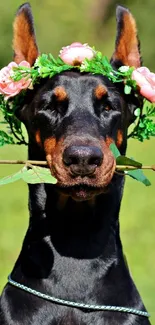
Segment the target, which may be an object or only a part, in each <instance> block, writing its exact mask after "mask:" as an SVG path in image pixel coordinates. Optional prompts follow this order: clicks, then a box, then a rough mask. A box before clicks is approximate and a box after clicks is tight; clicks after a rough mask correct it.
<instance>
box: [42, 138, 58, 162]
mask: <svg viewBox="0 0 155 325" xmlns="http://www.w3.org/2000/svg"><path fill="white" fill-rule="evenodd" d="M55 147H56V139H55V138H54V137H50V138H47V139H46V140H45V141H44V149H45V153H46V160H47V162H48V164H49V167H50V168H51V165H52V155H53V152H54V149H55Z"/></svg>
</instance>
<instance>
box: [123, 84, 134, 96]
mask: <svg viewBox="0 0 155 325" xmlns="http://www.w3.org/2000/svg"><path fill="white" fill-rule="evenodd" d="M131 89H132V88H131V86H129V85H125V87H124V92H125V94H126V95H129V94H130V93H131Z"/></svg>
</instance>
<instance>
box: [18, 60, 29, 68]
mask: <svg viewBox="0 0 155 325" xmlns="http://www.w3.org/2000/svg"><path fill="white" fill-rule="evenodd" d="M19 66H20V67H21V66H22V67H27V68H30V63H29V62H27V61H22V62H20V63H19Z"/></svg>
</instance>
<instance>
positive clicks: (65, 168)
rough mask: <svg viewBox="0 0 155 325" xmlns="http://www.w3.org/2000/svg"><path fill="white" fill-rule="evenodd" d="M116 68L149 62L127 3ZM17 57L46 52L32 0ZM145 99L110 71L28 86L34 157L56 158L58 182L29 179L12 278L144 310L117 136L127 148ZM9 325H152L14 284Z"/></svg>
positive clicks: (23, 114)
mask: <svg viewBox="0 0 155 325" xmlns="http://www.w3.org/2000/svg"><path fill="white" fill-rule="evenodd" d="M116 18H117V37H116V46H115V51H114V53H113V55H112V58H111V64H112V66H113V67H114V69H117V68H118V67H120V66H121V65H127V66H135V67H136V68H137V67H139V66H140V65H141V55H140V51H139V41H138V37H137V30H136V23H135V20H134V18H133V16H132V15H131V13H130V11H129V10H128V9H126V8H124V7H121V6H118V7H117V11H116ZM13 48H14V60H15V62H16V63H19V62H21V61H22V60H27V61H29V63H30V64H31V65H33V64H34V62H35V60H36V58H37V56H38V47H37V44H36V38H35V32H34V25H33V17H32V13H31V8H30V5H29V4H28V3H25V4H23V5H22V6H21V7H20V8H19V9H18V11H17V15H16V17H15V21H14V39H13ZM138 106H139V101H138V99H137V97H136V96H135V95H134V94H130V95H125V94H124V90H123V84H121V83H119V84H117V83H115V84H113V83H112V82H111V81H110V80H109V79H108V78H107V77H106V76H103V75H93V74H91V73H80V72H78V71H76V70H75V71H72V70H71V71H65V72H63V73H60V74H57V75H55V76H54V77H52V78H46V79H42V81H41V83H40V84H37V85H35V86H34V89H33V90H30V91H28V93H27V96H26V98H25V104H24V106H23V107H21V109H20V110H19V111H18V113H17V114H18V118H19V119H20V120H21V121H22V122H23V123H24V124H25V126H26V128H27V131H28V135H29V145H28V157H29V159H31V160H47V162H48V165H49V168H50V169H51V172H52V174H54V176H55V177H56V178H57V180H58V182H57V184H56V185H52V184H33V185H32V184H29V211H30V221H29V227H28V231H27V233H26V236H25V239H24V242H23V246H22V250H21V253H20V255H19V257H18V260H17V262H16V264H15V266H14V268H13V271H12V273H11V277H12V279H13V280H14V281H16V282H18V283H21V284H23V285H25V286H27V287H29V288H31V289H34V290H37V291H39V292H41V293H45V294H48V295H50V296H53V297H55V298H61V299H64V300H68V301H71V302H80V303H84V304H93V305H110V306H118V307H119V306H122V307H128V308H134V309H137V310H141V311H145V307H144V305H143V303H142V300H141V298H140V296H139V293H138V291H137V289H136V287H135V285H134V283H133V281H132V279H131V275H130V272H129V270H128V267H127V265H126V262H125V259H124V255H123V250H122V244H121V240H120V234H119V210H120V203H121V199H122V193H123V187H124V177H123V176H121V175H117V174H116V173H115V159H114V156H113V154H112V152H111V150H110V143H111V142H112V141H113V142H115V143H116V145H117V147H118V148H119V151H120V152H121V154H125V152H126V146H127V128H128V126H129V125H130V124H131V122H132V121H133V118H134V117H133V116H134V114H133V112H134V110H135V108H136V107H138ZM0 324H1V325H21V324H22V325H30V324H33V325H113V324H114V325H121V324H122V325H138V324H139V325H148V324H150V322H149V320H148V318H147V317H144V316H140V315H136V314H132V313H129V312H126V313H125V312H121V311H109V310H107V311H102V310H97V311H95V310H90V309H84V308H82V307H81V308H76V307H74V306H66V305H62V304H59V303H54V302H51V301H48V300H46V299H43V298H41V297H37V296H35V295H33V294H32V293H29V292H25V291H24V290H21V289H20V288H16V287H14V286H12V285H11V284H9V283H8V284H7V285H6V287H5V288H4V290H3V293H2V297H1V314H0Z"/></svg>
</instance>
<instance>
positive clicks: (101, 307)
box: [8, 275, 150, 317]
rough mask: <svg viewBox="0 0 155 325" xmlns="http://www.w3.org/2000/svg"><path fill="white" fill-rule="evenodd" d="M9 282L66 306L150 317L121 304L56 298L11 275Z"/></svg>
mask: <svg viewBox="0 0 155 325" xmlns="http://www.w3.org/2000/svg"><path fill="white" fill-rule="evenodd" d="M8 283H9V284H11V285H13V286H15V287H17V288H19V289H21V290H24V291H26V292H28V293H30V294H32V295H34V296H37V297H39V298H42V299H45V300H48V301H51V302H54V303H56V304H61V305H64V306H69V307H74V308H82V309H88V310H92V311H93V310H94V311H101V310H102V311H116V312H122V313H129V314H134V315H138V316H144V317H150V315H149V313H147V312H145V311H141V310H137V309H134V308H128V307H120V306H106V305H89V304H84V303H79V302H74V301H68V300H63V299H59V298H55V297H52V296H49V295H47V294H44V293H42V292H39V291H36V290H34V289H31V288H29V287H27V286H25V285H23V284H20V283H18V282H16V281H14V280H12V279H11V276H10V275H9V276H8Z"/></svg>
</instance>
